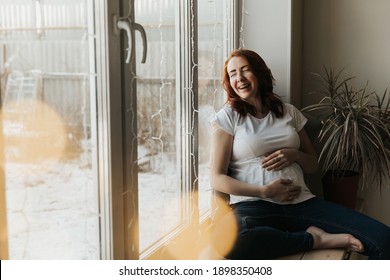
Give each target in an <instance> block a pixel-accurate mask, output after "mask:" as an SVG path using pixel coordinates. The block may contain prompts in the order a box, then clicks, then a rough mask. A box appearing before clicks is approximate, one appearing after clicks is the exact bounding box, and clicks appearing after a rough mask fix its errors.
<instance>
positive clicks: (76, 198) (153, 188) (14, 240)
mask: <svg viewBox="0 0 390 280" xmlns="http://www.w3.org/2000/svg"><path fill="white" fill-rule="evenodd" d="M165 163H167V162H165ZM165 167H166V168H165V169H164V170H165V172H164V174H161V173H157V172H156V173H150V172H148V173H140V174H139V212H140V248H141V250H142V249H145V248H146V247H147V246H149V245H150V244H152V243H154V242H155V241H157V240H158V239H159V238H160V237H161V236H162V235H164V234H167V233H168V232H169V231H170V230H171V229H172V228H174V227H175V226H176V225H178V224H179V222H180V216H179V213H180V193H179V188H178V187H177V183H176V174H175V168H174V167H173V166H165ZM169 170H171V171H170V172H169ZM202 170H203V169H202ZM205 172H207V171H206V170H203V171H201V173H202V174H205ZM6 174H7V182H6V199H7V223H8V232H9V236H8V240H9V256H10V259H57V260H60V259H99V258H100V249H99V242H100V241H99V210H98V191H97V187H96V183H95V182H94V179H93V177H94V174H93V171H92V169H91V167H90V166H89V165H87V164H82V163H80V161H76V160H74V161H65V162H46V163H45V164H41V165H36V164H27V163H15V162H14V163H7V164H6ZM199 180H200V181H201V182H202V183H201V185H202V186H201V188H202V190H203V192H202V193H201V195H200V196H201V199H200V201H201V205H202V206H201V207H207V205H208V200H209V197H208V195H207V194H209V193H210V192H209V190H206V189H205V188H207V185H208V183H207V178H204V176H202V177H200V178H199Z"/></svg>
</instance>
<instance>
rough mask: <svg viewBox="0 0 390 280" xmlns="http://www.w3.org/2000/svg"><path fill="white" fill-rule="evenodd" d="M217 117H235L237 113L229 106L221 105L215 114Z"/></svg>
mask: <svg viewBox="0 0 390 280" xmlns="http://www.w3.org/2000/svg"><path fill="white" fill-rule="evenodd" d="M216 115H217V116H218V117H225V118H226V117H227V118H229V119H235V118H237V117H238V116H239V114H238V113H237V112H236V110H234V109H233V108H232V107H231V106H224V107H222V108H221V109H220V110H219V111H218V112H217V114H216Z"/></svg>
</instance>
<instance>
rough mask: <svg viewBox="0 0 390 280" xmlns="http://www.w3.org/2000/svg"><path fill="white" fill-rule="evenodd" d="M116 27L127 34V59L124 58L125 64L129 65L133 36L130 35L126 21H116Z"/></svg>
mask: <svg viewBox="0 0 390 280" xmlns="http://www.w3.org/2000/svg"><path fill="white" fill-rule="evenodd" d="M117 27H118V28H119V29H122V30H125V31H126V34H127V45H128V47H127V49H126V51H127V57H126V63H129V62H130V60H131V59H132V57H131V47H132V38H133V35H132V34H131V28H130V24H129V22H128V21H126V20H118V21H117Z"/></svg>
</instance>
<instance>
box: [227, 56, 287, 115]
mask: <svg viewBox="0 0 390 280" xmlns="http://www.w3.org/2000/svg"><path fill="white" fill-rule="evenodd" d="M239 56H240V57H244V58H246V60H248V63H249V66H250V68H251V70H252V72H253V74H254V75H255V77H256V79H257V81H258V84H259V91H258V93H257V94H258V95H259V97H260V99H261V102H262V104H263V105H265V106H266V107H267V108H268V109H269V110H270V111H271V112H273V113H274V114H275V116H276V117H277V118H280V117H282V116H283V114H284V105H283V101H282V100H281V99H280V98H279V96H277V95H276V94H275V93H274V92H273V89H274V77H273V76H272V73H271V70H270V69H269V68H268V66H267V64H266V63H265V61H264V60H263V59H262V58H261V57H260V56H259V55H258V54H257V53H256V52H254V51H251V50H246V49H236V50H233V51H232V52H231V53H230V55H229V57H228V58H227V59H226V61H225V64H224V67H223V72H222V73H223V76H222V86H223V88H224V89H225V91H226V94H227V103H228V104H229V105H230V106H231V107H232V108H233V109H234V110H236V111H237V112H238V113H239V114H240V115H243V116H246V115H247V114H251V115H256V108H255V107H254V106H253V105H251V104H249V103H248V102H245V101H244V100H242V99H241V98H240V97H239V96H238V95H237V93H236V92H235V91H234V90H233V88H232V87H231V85H230V77H229V74H228V71H227V65H228V63H229V61H230V60H231V59H232V58H233V57H239Z"/></svg>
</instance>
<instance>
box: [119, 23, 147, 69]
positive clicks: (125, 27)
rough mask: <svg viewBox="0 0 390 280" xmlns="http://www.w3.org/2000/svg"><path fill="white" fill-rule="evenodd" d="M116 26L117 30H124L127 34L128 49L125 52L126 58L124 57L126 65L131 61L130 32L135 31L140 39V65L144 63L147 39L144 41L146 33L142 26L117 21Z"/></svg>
mask: <svg viewBox="0 0 390 280" xmlns="http://www.w3.org/2000/svg"><path fill="white" fill-rule="evenodd" d="M116 26H117V28H119V29H122V30H125V31H126V34H127V40H128V48H127V49H126V50H127V57H126V63H129V62H130V61H133V52H132V49H131V48H132V46H133V45H132V44H133V33H132V31H134V30H137V31H139V33H140V34H141V38H142V47H143V50H142V60H141V63H145V61H146V56H147V49H148V45H147V39H146V32H145V29H144V28H143V26H142V25H141V24H139V23H135V22H131V21H129V20H127V19H126V20H121V19H120V20H118V21H117V22H116Z"/></svg>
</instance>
